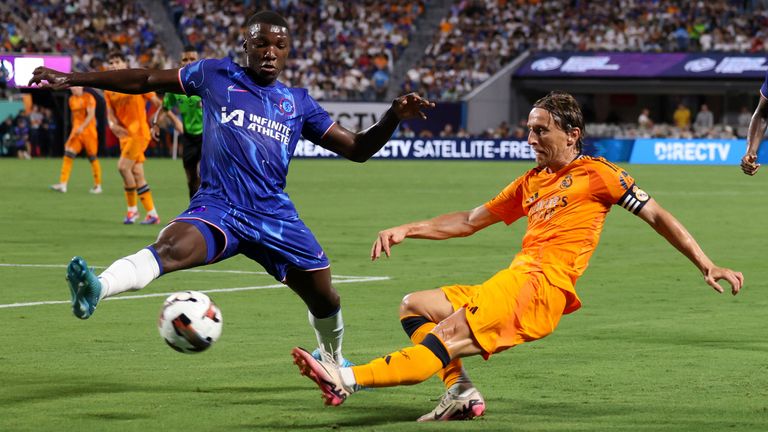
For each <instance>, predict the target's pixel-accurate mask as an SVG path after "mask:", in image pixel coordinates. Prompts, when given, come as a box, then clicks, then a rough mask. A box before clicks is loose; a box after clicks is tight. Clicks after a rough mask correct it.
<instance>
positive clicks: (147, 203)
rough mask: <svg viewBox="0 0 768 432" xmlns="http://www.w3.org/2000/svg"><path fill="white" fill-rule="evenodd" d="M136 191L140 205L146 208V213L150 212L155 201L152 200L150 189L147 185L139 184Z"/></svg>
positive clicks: (153, 207)
mask: <svg viewBox="0 0 768 432" xmlns="http://www.w3.org/2000/svg"><path fill="white" fill-rule="evenodd" d="M137 193H138V194H139V199H140V200H141V205H142V206H144V210H146V211H147V213H150V212H151V211H152V210H154V209H155V202H154V201H153V200H152V191H151V190H149V185H147V184H145V185H144V186H139V188H138V189H137Z"/></svg>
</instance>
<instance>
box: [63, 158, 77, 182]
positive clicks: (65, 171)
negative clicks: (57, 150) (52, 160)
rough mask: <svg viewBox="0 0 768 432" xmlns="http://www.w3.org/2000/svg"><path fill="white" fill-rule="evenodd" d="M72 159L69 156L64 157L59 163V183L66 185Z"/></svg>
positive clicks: (70, 171)
mask: <svg viewBox="0 0 768 432" xmlns="http://www.w3.org/2000/svg"><path fill="white" fill-rule="evenodd" d="M74 161H75V160H74V159H72V158H71V157H69V156H64V160H63V161H62V163H61V177H59V183H67V182H68V181H69V175H70V174H71V173H72V164H73V163H74Z"/></svg>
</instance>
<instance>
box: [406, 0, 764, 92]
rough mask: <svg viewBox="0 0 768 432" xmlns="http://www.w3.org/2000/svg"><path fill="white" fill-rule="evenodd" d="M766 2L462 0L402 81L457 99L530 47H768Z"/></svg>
mask: <svg viewBox="0 0 768 432" xmlns="http://www.w3.org/2000/svg"><path fill="white" fill-rule="evenodd" d="M766 3H767V2H765V1H744V0H741V1H737V0H712V1H707V2H675V1H669V0H659V1H646V0H622V1H618V2H597V1H573V0H549V1H538V0H535V1H510V0H455V1H454V2H453V5H452V6H451V8H450V10H449V13H448V15H447V16H445V17H444V18H443V19H442V21H441V23H440V28H439V30H438V31H437V32H436V34H435V35H434V37H433V40H432V43H431V44H429V46H427V48H426V50H425V52H424V54H425V55H424V56H423V57H422V58H421V60H420V61H419V62H418V63H417V64H416V65H414V66H413V67H412V68H411V69H410V70H408V72H407V75H406V79H405V80H404V82H403V83H402V88H403V89H404V90H406V91H410V90H418V91H420V92H422V93H424V94H426V95H427V97H428V98H431V99H435V100H457V99H460V98H461V97H462V96H464V95H466V94H467V93H469V92H470V91H471V90H472V89H473V88H475V87H477V86H478V85H479V84H480V83H482V82H483V81H485V80H487V79H488V78H489V77H491V76H492V75H493V74H494V73H496V72H498V71H499V70H500V69H501V68H502V67H503V66H504V65H506V64H508V63H509V62H510V61H511V60H512V59H514V58H515V57H517V56H518V55H519V54H520V53H522V52H524V51H526V50H530V51H642V52H681V51H685V52H689V51H730V52H758V51H765V49H766V46H765V44H766V37H768V32H766V30H765V29H766V24H768V12H766V6H767V5H766ZM747 10H749V11H750V12H751V13H750V14H746V13H745V11H747ZM478 23H482V25H478Z"/></svg>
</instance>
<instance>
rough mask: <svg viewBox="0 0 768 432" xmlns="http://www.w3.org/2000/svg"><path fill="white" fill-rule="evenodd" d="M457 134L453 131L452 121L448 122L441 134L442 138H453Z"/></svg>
mask: <svg viewBox="0 0 768 432" xmlns="http://www.w3.org/2000/svg"><path fill="white" fill-rule="evenodd" d="M455 135H456V133H455V132H454V131H453V125H452V124H450V123H446V124H445V126H443V130H441V131H440V134H439V136H440V138H453V137H454V136H455Z"/></svg>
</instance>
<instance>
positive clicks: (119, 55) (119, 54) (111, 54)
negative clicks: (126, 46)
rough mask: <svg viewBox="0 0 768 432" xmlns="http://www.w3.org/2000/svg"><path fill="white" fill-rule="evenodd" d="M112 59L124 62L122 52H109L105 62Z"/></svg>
mask: <svg viewBox="0 0 768 432" xmlns="http://www.w3.org/2000/svg"><path fill="white" fill-rule="evenodd" d="M113 58H119V59H120V60H122V61H126V59H125V54H123V52H122V51H120V50H117V49H115V50H112V51H110V52H109V54H107V60H112V59H113Z"/></svg>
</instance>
